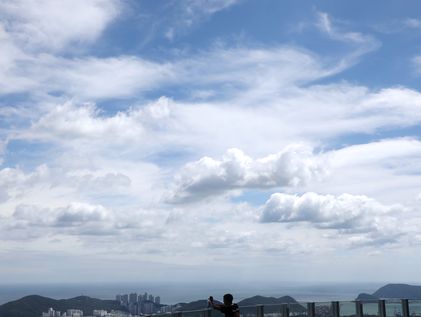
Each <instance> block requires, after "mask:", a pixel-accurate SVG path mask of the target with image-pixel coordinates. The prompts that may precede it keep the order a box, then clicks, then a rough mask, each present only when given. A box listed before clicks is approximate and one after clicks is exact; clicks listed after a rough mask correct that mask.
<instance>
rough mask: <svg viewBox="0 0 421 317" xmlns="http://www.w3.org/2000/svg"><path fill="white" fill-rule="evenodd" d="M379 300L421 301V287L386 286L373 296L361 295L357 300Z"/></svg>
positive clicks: (406, 285) (391, 284)
mask: <svg viewBox="0 0 421 317" xmlns="http://www.w3.org/2000/svg"><path fill="white" fill-rule="evenodd" d="M379 299H421V286H418V285H409V284H398V283H397V284H393V283H390V284H386V285H384V286H382V287H380V288H379V289H378V290H377V291H375V292H374V293H373V294H367V293H361V294H359V295H358V297H357V300H361V301H375V300H379Z"/></svg>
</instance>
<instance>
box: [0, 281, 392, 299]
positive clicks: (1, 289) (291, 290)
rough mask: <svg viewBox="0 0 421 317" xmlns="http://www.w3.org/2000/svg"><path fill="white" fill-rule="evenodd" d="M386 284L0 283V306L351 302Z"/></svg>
mask: <svg viewBox="0 0 421 317" xmlns="http://www.w3.org/2000/svg"><path fill="white" fill-rule="evenodd" d="M384 284H386V283H383V284H382V283H291V282H279V283H262V284H258V283H249V284H247V283H214V284H212V283H163V282H160V283H154V282H147V283H143V282H121V283H86V284H83V283H45V284H0V305H1V304H4V303H6V302H9V301H13V300H17V299H20V298H22V297H24V296H27V295H35V294H36V295H41V296H45V297H50V298H54V299H68V298H72V297H76V296H81V295H84V296H89V297H94V298H99V299H115V297H116V295H117V294H129V293H138V294H143V293H145V292H147V293H148V294H152V295H153V296H160V298H161V303H162V304H168V305H173V304H176V303H182V302H191V301H195V300H200V299H207V298H208V297H209V296H210V295H212V296H213V297H214V298H215V299H219V300H221V298H222V296H223V294H225V293H232V294H233V295H234V301H236V302H238V301H240V300H242V299H244V298H247V297H251V296H255V295H262V296H273V297H281V296H286V295H289V296H291V297H293V298H295V299H296V300H297V301H300V302H301V301H302V302H310V301H311V302H329V301H352V300H354V299H355V298H356V297H357V296H358V294H360V293H370V294H371V293H373V292H375V291H376V290H377V289H378V288H379V287H381V286H383V285H384Z"/></svg>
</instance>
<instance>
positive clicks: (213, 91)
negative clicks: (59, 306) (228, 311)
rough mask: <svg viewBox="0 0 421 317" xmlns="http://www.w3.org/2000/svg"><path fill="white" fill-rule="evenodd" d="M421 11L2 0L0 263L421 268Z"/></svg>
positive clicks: (140, 270)
mask: <svg viewBox="0 0 421 317" xmlns="http://www.w3.org/2000/svg"><path fill="white" fill-rule="evenodd" d="M420 12H421V3H420V2H418V1H405V3H404V4H403V3H402V2H401V1H391V0H388V1H369V2H367V1H333V0H330V1H329V0H328V1H301V0H285V1H271V0H263V1H253V0H213V1H206V0H180V1H171V0H167V1H163V0H157V1H152V0H151V1H143V0H139V1H135V0H90V1H85V0H62V1H54V0H37V1H32V0H13V1H11V0H3V1H1V2H0V259H1V261H0V280H1V281H3V282H4V283H27V282H31V283H39V282H46V281H54V282H101V281H132V282H133V281H134V282H137V281H139V282H142V281H144V282H160V283H162V282H174V283H177V282H198V281H199V282H203V283H207V282H210V281H212V282H216V283H230V282H235V281H237V282H238V281H241V282H243V283H254V282H256V281H260V282H268V283H276V282H281V281H290V282H291V283H292V282H297V283H302V282H306V281H327V282H339V281H340V282H355V281H360V282H363V281H373V282H409V283H416V282H419V281H420V278H419V262H420V261H421V252H420V251H421V229H420V228H421V208H420V202H421V175H420V172H421V139H420V136H419V135H420V132H421V91H420V90H419V89H420V87H419V86H420V83H421V81H420V79H421V45H420V43H421V14H420ZM249 285H250V287H252V285H253V284H249Z"/></svg>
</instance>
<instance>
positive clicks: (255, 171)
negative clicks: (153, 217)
mask: <svg viewBox="0 0 421 317" xmlns="http://www.w3.org/2000/svg"><path fill="white" fill-rule="evenodd" d="M323 173H324V167H323V162H322V161H320V160H319V159H318V158H317V156H315V155H314V154H313V153H312V151H311V149H309V148H308V147H305V146H290V147H288V148H286V149H284V150H283V151H281V152H278V153H276V154H273V155H269V156H267V157H263V158H259V159H252V158H251V157H249V156H247V155H245V154H244V153H243V152H242V151H241V150H239V149H230V150H228V151H227V152H226V153H225V155H224V156H223V157H222V159H221V160H215V159H212V158H210V157H203V158H201V159H200V160H199V161H196V162H192V163H189V164H187V165H186V166H185V167H183V169H182V170H181V172H180V174H179V175H177V176H176V180H175V188H174V189H173V190H172V193H171V195H170V201H174V202H178V201H189V200H196V199H200V198H203V197H206V196H208V195H215V194H220V193H223V192H225V191H228V190H233V189H247V188H273V187H288V186H299V185H303V184H304V183H306V182H307V181H308V180H310V179H312V178H319V177H321V176H322V175H323Z"/></svg>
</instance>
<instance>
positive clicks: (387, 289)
mask: <svg viewBox="0 0 421 317" xmlns="http://www.w3.org/2000/svg"><path fill="white" fill-rule="evenodd" d="M402 298H405V299H421V286H415V285H408V284H387V285H385V286H383V287H381V288H379V289H378V290H377V291H375V292H374V293H373V294H366V293H361V294H359V295H358V296H357V298H356V300H361V301H377V300H379V299H402ZM286 303H288V304H295V305H294V309H296V310H297V311H299V312H304V311H305V307H304V306H302V305H300V304H299V303H298V302H297V301H296V300H295V299H294V298H292V297H290V296H283V297H278V298H277V297H266V296H259V295H257V296H253V297H249V298H246V299H243V300H241V301H239V302H238V305H239V306H240V307H242V306H243V307H244V306H251V307H253V306H255V305H279V304H286ZM171 306H172V310H173V311H189V310H200V309H205V308H207V301H206V300H196V301H192V302H189V303H178V304H176V305H171ZM50 308H53V309H54V310H56V311H61V312H65V311H66V310H68V309H78V310H81V311H83V312H84V316H92V314H93V311H94V310H103V311H121V312H122V313H127V314H129V311H128V309H127V307H126V306H124V305H121V303H120V302H119V301H117V300H101V299H96V298H91V297H88V296H79V297H75V298H71V299H59V300H57V299H52V298H48V297H43V296H39V295H30V296H26V297H23V298H21V299H19V300H15V301H11V302H8V303H6V304H3V305H0V317H41V316H42V313H43V312H47V311H48V310H49V309H50ZM244 309H246V310H247V309H248V308H243V309H242V311H243V312H244ZM250 309H251V308H250ZM271 310H274V312H275V311H277V310H279V306H267V307H265V311H266V312H269V313H270V312H271ZM252 311H253V312H254V311H255V308H253V309H252Z"/></svg>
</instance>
